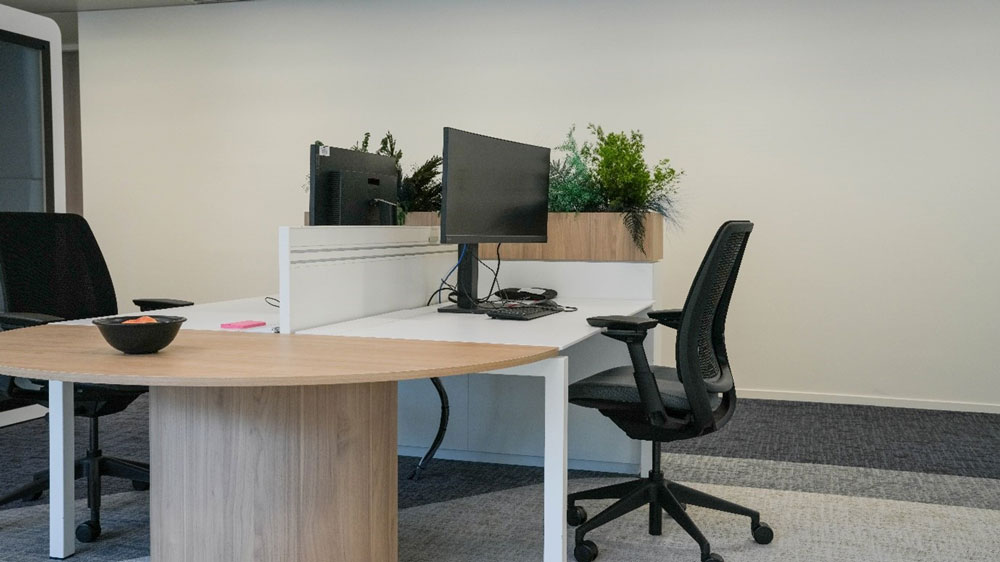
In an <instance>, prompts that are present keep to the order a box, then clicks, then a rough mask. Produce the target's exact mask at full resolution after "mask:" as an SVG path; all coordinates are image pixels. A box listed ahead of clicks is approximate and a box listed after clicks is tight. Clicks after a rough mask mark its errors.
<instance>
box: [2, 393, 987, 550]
mask: <svg viewBox="0 0 1000 562" xmlns="http://www.w3.org/2000/svg"><path fill="white" fill-rule="evenodd" d="M147 408H148V403H147V402H146V399H145V398H141V399H140V400H138V401H137V402H136V403H135V404H133V406H132V407H131V408H129V409H128V410H126V411H125V412H123V413H121V414H117V415H115V416H109V417H108V418H105V419H104V420H102V439H103V443H102V445H103V448H104V450H105V452H106V453H108V454H112V455H115V456H121V457H125V458H132V459H135V460H146V459H148V445H147V435H148V426H147V421H146V420H147V415H148V414H147V412H148V409H147ZM0 442H3V443H4V448H3V452H2V453H0V490H9V489H11V488H13V487H14V486H16V485H18V484H20V483H22V482H24V481H26V480H28V479H30V478H31V475H32V473H33V472H35V471H38V470H42V469H44V468H46V462H47V459H46V454H47V447H46V425H45V421H44V420H36V421H32V422H27V423H24V424H21V425H18V426H14V427H6V428H0ZM77 443H78V444H83V443H86V425H85V424H84V423H83V422H82V421H81V420H78V421H77ZM665 450H666V451H667V453H665V454H664V459H663V460H664V470H665V472H666V473H667V476H668V477H669V478H671V479H674V480H678V481H685V482H691V483H694V485H695V486H696V487H698V488H700V489H704V490H706V491H709V492H711V493H718V494H720V495H722V496H724V497H726V498H727V499H731V500H734V501H737V502H745V503H746V504H747V505H749V506H751V507H754V508H756V509H759V510H760V511H761V512H762V513H764V519H765V521H768V522H769V523H771V524H772V526H773V527H774V528H775V531H776V534H777V538H776V539H775V542H774V543H773V544H772V545H770V546H767V547H762V546H760V545H756V544H755V543H753V541H752V540H751V539H750V537H749V526H748V525H747V524H746V521H745V520H742V519H741V518H739V517H733V516H729V515H723V514H718V513H714V512H710V511H707V510H701V509H699V508H692V512H691V513H692V516H693V517H694V518H695V520H696V522H697V523H698V524H699V525H700V526H701V527H702V529H703V531H704V532H705V534H706V535H707V536H709V538H710V539H711V540H712V541H713V545H714V546H715V549H716V550H717V551H718V552H719V553H720V554H722V555H724V556H725V557H726V560H727V561H728V562H734V561H736V562H738V561H740V560H744V561H751V562H753V561H758V560H761V561H763V560H784V559H789V558H791V559H796V560H798V559H806V560H810V561H815V560H820V561H825V560H831V561H832V560H837V561H840V560H848V561H852V560H857V561H868V560H871V561H879V562H882V561H886V560H899V561H904V560H905V561H907V562H910V561H914V562H923V561H932V560H933V561H938V560H963V561H967V560H983V561H992V562H998V561H1000V554H997V552H1000V544H998V541H1000V533H997V532H996V530H997V529H1000V521H998V519H997V517H998V514H1000V453H998V451H1000V415H990V414H968V413H961V412H934V411H921V410H905V409H895V408H876V407H866V406H843V405H831V404H805V403H792V402H775V401H766V400H743V401H741V402H740V407H739V408H738V409H737V412H736V415H735V416H734V418H733V420H732V422H730V423H729V424H728V425H727V426H726V428H725V429H724V430H723V431H720V432H718V433H716V434H713V435H711V436H707V437H704V438H700V439H697V440H691V441H688V442H680V443H673V444H670V445H669V446H667V447H665ZM79 451H80V449H79V447H78V452H79ZM415 461H416V459H413V458H409V457H401V458H400V465H399V473H400V481H399V506H400V560H402V561H404V562H405V561H410V560H412V561H419V560H436V561H451V560H455V561H457V560H463V561H465V560H484V561H489V560H504V561H513V562H519V561H521V560H524V561H529V560H530V561H537V560H538V559H539V554H538V552H539V551H540V548H541V519H540V518H541V511H540V510H539V509H538V506H539V505H540V503H541V491H540V490H541V488H540V486H539V484H540V483H541V481H542V471H541V469H539V468H531V467H513V466H503V465H488V464H477V463H463V462H456V461H435V462H434V464H432V466H431V470H429V471H428V472H426V473H425V474H424V477H423V478H422V479H421V480H420V481H419V482H412V481H409V480H405V478H404V477H405V475H407V474H408V473H409V469H411V468H412V466H413V464H414V463H415ZM571 478H573V480H571V482H570V488H571V489H580V488H584V487H588V486H589V485H595V486H596V485H600V484H605V483H609V482H612V481H614V480H613V479H614V478H620V476H615V475H606V474H603V475H602V474H596V473H585V472H571ZM77 492H78V497H82V493H83V488H82V482H80V483H78V487H77ZM105 493H106V496H105V498H104V508H103V509H102V513H103V518H104V529H105V534H104V535H103V536H102V539H101V540H100V541H99V542H97V543H94V544H89V545H88V544H82V543H78V544H77V546H78V554H77V555H76V556H74V557H73V560H75V561H79V562H123V561H132V560H137V561H142V560H148V552H149V547H148V545H149V535H148V524H149V518H148V494H147V493H139V492H133V491H131V487H130V486H129V484H128V483H127V482H122V481H118V480H117V479H106V480H105ZM46 498H47V496H46ZM46 498H43V501H44V499H46ZM600 507H602V506H601V502H598V503H597V504H590V505H588V511H590V513H591V514H592V515H593V514H595V513H596V512H597V511H598V510H599V509H600ZM46 513H47V508H46V506H45V505H44V503H38V502H36V503H34V504H24V503H14V504H10V505H7V506H4V507H2V508H0V562H23V561H33V560H39V561H40V560H46V559H47V557H46V556H45V553H46V552H47V530H46V526H47V524H46ZM644 518H645V515H644V514H642V513H641V512H640V513H636V514H633V515H632V516H631V517H630V518H625V519H623V520H621V521H618V522H614V523H612V524H610V525H608V526H606V527H603V528H601V529H599V530H597V531H595V532H594V533H593V534H592V535H590V538H592V540H594V541H595V542H597V543H598V544H599V545H600V548H601V557H600V558H599V560H600V561H601V562H604V561H614V560H622V561H624V560H628V561H630V562H644V561H646V560H657V561H660V560H679V561H683V560H691V561H692V562H694V561H695V560H697V549H696V548H695V547H694V545H693V542H692V541H691V540H690V539H688V538H687V537H686V536H684V535H683V533H682V532H681V531H680V530H679V528H677V527H676V526H674V525H673V524H672V523H666V524H665V530H666V531H667V532H665V534H664V536H662V537H649V536H648V535H646V534H644V533H643V532H642V528H643V525H644ZM84 519H86V512H85V510H84V508H83V503H82V502H78V516H77V520H78V521H83V520H84ZM568 535H569V536H570V537H571V536H572V531H571V530H570V531H569V533H568ZM469 537H476V540H474V541H470V540H469Z"/></svg>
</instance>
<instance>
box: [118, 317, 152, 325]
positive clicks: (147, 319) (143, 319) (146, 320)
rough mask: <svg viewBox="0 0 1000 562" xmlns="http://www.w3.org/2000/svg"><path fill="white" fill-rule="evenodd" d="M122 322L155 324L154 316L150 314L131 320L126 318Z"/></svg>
mask: <svg viewBox="0 0 1000 562" xmlns="http://www.w3.org/2000/svg"><path fill="white" fill-rule="evenodd" d="M122 324H156V318H153V317H152V316H140V317H138V318H133V319H131V320H126V321H124V322H122Z"/></svg>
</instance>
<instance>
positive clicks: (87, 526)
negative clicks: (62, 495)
mask: <svg viewBox="0 0 1000 562" xmlns="http://www.w3.org/2000/svg"><path fill="white" fill-rule="evenodd" d="M99 536H101V524H100V523H97V522H95V521H84V522H83V523H80V525H78V526H77V528H76V540H78V541H80V542H94V541H96V540H97V537H99Z"/></svg>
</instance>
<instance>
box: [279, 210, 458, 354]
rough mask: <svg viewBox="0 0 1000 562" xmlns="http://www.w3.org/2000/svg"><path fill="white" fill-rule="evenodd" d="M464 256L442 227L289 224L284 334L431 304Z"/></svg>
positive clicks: (283, 273)
mask: <svg viewBox="0 0 1000 562" xmlns="http://www.w3.org/2000/svg"><path fill="white" fill-rule="evenodd" d="M457 258H458V252H457V250H456V247H455V246H454V245H442V244H441V243H440V229H439V227H436V226H434V227H431V226H305V227H287V226H285V227H281V228H280V229H279V231H278V276H279V283H280V295H279V298H280V299H281V305H280V321H279V325H280V328H281V333H283V334H290V333H294V332H296V331H298V330H304V329H307V328H315V327H317V326H323V325H325V324H331V323H334V322H342V321H345V320H352V319H355V318H361V317H363V316H370V315H373V314H380V313H383V312H391V311H394V310H403V309H407V308H415V307H418V306H423V305H424V304H425V303H426V302H427V299H428V298H429V297H430V295H431V294H432V293H433V292H434V291H435V290H437V288H438V285H439V284H440V282H441V278H442V277H443V276H444V275H445V274H446V273H448V270H449V269H451V267H452V266H454V265H455V261H456V260H457Z"/></svg>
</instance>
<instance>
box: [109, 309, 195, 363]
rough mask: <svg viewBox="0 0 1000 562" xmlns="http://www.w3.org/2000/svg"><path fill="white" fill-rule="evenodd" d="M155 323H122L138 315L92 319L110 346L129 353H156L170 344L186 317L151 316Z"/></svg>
mask: <svg viewBox="0 0 1000 562" xmlns="http://www.w3.org/2000/svg"><path fill="white" fill-rule="evenodd" d="M150 317H151V318H155V319H156V324H153V323H152V322H150V323H149V324H123V322H125V321H126V320H132V319H135V318H140V317H139V316H115V317H114V318H98V319H97V320H94V324H96V325H97V329H98V330H100V331H101V335H102V336H104V339H105V340H106V341H107V342H108V343H109V344H111V347H113V348H115V349H117V350H118V351H121V352H123V353H127V354H129V355H134V354H139V353H156V352H157V351H159V350H161V349H163V348H164V347H167V346H168V345H170V342H172V341H174V338H175V337H176V336H177V332H178V331H180V329H181V324H183V323H184V321H185V320H187V318H182V317H180V316H153V315H150Z"/></svg>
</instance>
